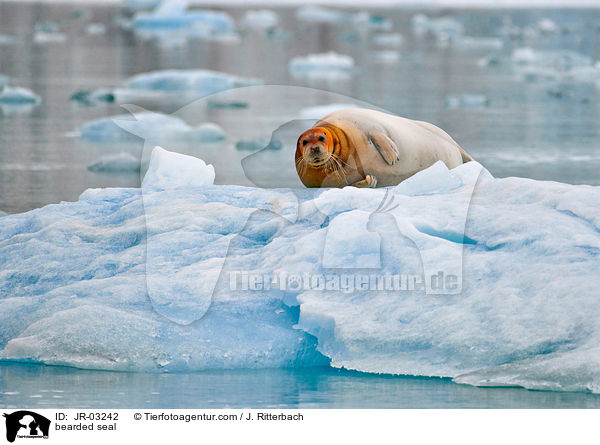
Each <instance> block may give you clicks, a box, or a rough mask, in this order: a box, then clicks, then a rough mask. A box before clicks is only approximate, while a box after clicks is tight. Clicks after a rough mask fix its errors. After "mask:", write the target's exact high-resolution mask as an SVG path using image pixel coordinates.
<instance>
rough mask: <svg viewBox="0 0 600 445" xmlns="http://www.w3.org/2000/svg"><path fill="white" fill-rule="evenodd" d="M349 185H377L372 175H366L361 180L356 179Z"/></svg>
mask: <svg viewBox="0 0 600 445" xmlns="http://www.w3.org/2000/svg"><path fill="white" fill-rule="evenodd" d="M350 185H351V186H352V187H361V188H375V187H377V178H376V177H375V176H373V175H367V177H366V178H365V179H363V180H362V181H356V182H355V183H354V184H350Z"/></svg>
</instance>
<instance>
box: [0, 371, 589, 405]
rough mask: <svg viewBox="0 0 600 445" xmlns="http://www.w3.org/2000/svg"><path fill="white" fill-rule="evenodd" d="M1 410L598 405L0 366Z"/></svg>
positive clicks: (378, 382) (347, 378)
mask: <svg viewBox="0 0 600 445" xmlns="http://www.w3.org/2000/svg"><path fill="white" fill-rule="evenodd" d="M0 407H4V408H14V407H31V408H34V407H39V408H143V407H146V408H226V407H227V408H237V407H252V408H600V396H597V395H593V394H577V393H558V392H542V391H526V390H524V389H518V388H474V387H471V386H465V385H457V384H455V383H452V382H451V381H450V380H448V379H440V378H421V377H392V376H383V375H370V374H363V373H358V372H349V371H343V370H337V369H331V368H307V369H294V370H292V369H262V370H236V371H227V372H223V371H215V372H202V373H194V374H132V373H120V372H97V371H81V370H76V369H70V368H62V367H54V366H37V365H18V364H5V365H0Z"/></svg>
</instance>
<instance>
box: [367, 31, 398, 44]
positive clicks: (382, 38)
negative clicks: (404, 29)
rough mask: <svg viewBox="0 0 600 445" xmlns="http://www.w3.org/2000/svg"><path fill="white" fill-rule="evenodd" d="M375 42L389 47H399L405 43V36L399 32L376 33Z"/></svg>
mask: <svg viewBox="0 0 600 445" xmlns="http://www.w3.org/2000/svg"><path fill="white" fill-rule="evenodd" d="M373 43H374V44H375V45H378V46H384V47H387V48H399V47H401V46H402V45H404V36H403V35H402V34H400V33H399V32H390V33H382V34H375V35H374V36H373Z"/></svg>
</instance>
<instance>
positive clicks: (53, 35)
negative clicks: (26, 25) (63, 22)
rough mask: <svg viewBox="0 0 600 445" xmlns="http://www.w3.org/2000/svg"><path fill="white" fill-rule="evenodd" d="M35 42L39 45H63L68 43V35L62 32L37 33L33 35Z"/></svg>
mask: <svg viewBox="0 0 600 445" xmlns="http://www.w3.org/2000/svg"><path fill="white" fill-rule="evenodd" d="M33 41H34V42H35V43H39V44H45V43H63V42H66V41H67V35H66V34H63V33H62V32H45V31H36V32H35V33H34V34H33Z"/></svg>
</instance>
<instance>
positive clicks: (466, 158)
mask: <svg viewBox="0 0 600 445" xmlns="http://www.w3.org/2000/svg"><path fill="white" fill-rule="evenodd" d="M458 149H459V150H460V155H461V156H462V160H463V164H466V163H467V162H471V161H474V159H473V158H472V157H471V155H470V154H469V153H467V152H466V151H464V150H463V149H462V147H460V146H459V147H458Z"/></svg>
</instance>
